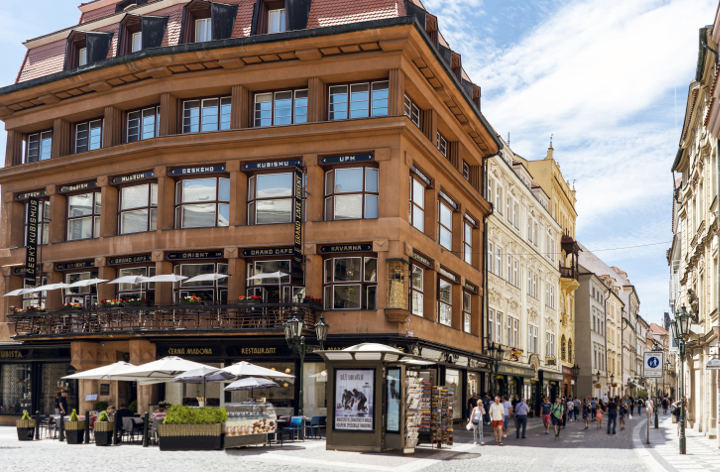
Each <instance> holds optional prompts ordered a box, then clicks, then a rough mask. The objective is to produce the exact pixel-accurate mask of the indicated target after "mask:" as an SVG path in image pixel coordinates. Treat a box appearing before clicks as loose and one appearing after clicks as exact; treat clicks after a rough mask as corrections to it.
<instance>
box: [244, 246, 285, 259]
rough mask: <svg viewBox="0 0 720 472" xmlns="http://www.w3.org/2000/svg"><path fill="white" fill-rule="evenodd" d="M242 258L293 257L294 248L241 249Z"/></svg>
mask: <svg viewBox="0 0 720 472" xmlns="http://www.w3.org/2000/svg"><path fill="white" fill-rule="evenodd" d="M242 255H243V257H268V256H293V255H295V248H294V247H251V248H247V249H243V251H242Z"/></svg>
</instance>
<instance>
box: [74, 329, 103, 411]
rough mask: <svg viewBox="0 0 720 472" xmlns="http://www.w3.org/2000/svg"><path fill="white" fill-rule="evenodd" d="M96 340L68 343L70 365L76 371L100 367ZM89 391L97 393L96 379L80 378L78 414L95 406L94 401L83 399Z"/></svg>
mask: <svg viewBox="0 0 720 472" xmlns="http://www.w3.org/2000/svg"><path fill="white" fill-rule="evenodd" d="M99 347H100V346H99V344H98V343H97V342H86V341H73V342H72V343H70V365H72V366H73V367H74V368H75V369H76V370H77V371H78V372H80V371H83V370H88V369H93V368H95V367H100V365H101V362H100V360H99V354H98V348H99ZM91 393H98V391H97V381H95V380H81V381H79V382H78V408H79V409H80V410H79V411H78V414H79V415H83V414H85V412H86V411H88V410H92V409H94V408H95V402H94V401H85V396H86V395H88V394H91Z"/></svg>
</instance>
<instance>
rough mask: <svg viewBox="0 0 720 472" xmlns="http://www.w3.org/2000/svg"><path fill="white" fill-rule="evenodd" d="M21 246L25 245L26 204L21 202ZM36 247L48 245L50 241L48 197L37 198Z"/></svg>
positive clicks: (26, 225)
mask: <svg viewBox="0 0 720 472" xmlns="http://www.w3.org/2000/svg"><path fill="white" fill-rule="evenodd" d="M23 203H24V204H23V208H24V210H23V211H24V215H23V246H26V245H27V227H28V202H27V201H25V202H23ZM37 234H38V236H39V237H38V240H37V244H38V246H43V245H46V244H48V242H49V241H50V197H42V198H38V221H37Z"/></svg>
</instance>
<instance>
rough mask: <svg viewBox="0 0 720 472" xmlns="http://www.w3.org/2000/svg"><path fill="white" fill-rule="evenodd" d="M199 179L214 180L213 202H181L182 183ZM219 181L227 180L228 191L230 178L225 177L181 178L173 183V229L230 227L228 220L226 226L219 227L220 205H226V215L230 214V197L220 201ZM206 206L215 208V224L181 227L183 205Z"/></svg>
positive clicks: (220, 226)
mask: <svg viewBox="0 0 720 472" xmlns="http://www.w3.org/2000/svg"><path fill="white" fill-rule="evenodd" d="M201 179H215V200H207V201H200V200H198V201H188V202H185V201H182V200H181V199H182V183H183V182H184V181H188V180H201ZM220 179H225V180H227V186H228V189H229V188H230V177H229V176H226V175H212V174H210V175H202V176H193V177H190V176H188V177H183V178H180V179H177V180H176V181H175V201H174V213H173V214H174V216H175V225H174V228H175V229H196V228H227V227H228V226H230V221H229V218H228V224H227V225H220V224H219V222H220V207H221V206H222V205H226V206H227V208H228V215H229V213H230V195H228V199H227V201H226V200H220V187H221V185H220ZM207 204H213V205H214V206H215V210H214V211H215V224H214V225H213V226H188V227H185V226H183V219H182V208H183V207H184V206H185V205H207Z"/></svg>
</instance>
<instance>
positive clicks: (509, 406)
mask: <svg viewBox="0 0 720 472" xmlns="http://www.w3.org/2000/svg"><path fill="white" fill-rule="evenodd" d="M502 406H503V410H504V416H503V437H504V438H506V437H507V431H508V426H509V423H510V415H511V414H512V404H511V403H510V401H509V400H508V397H507V396H503V402H502Z"/></svg>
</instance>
